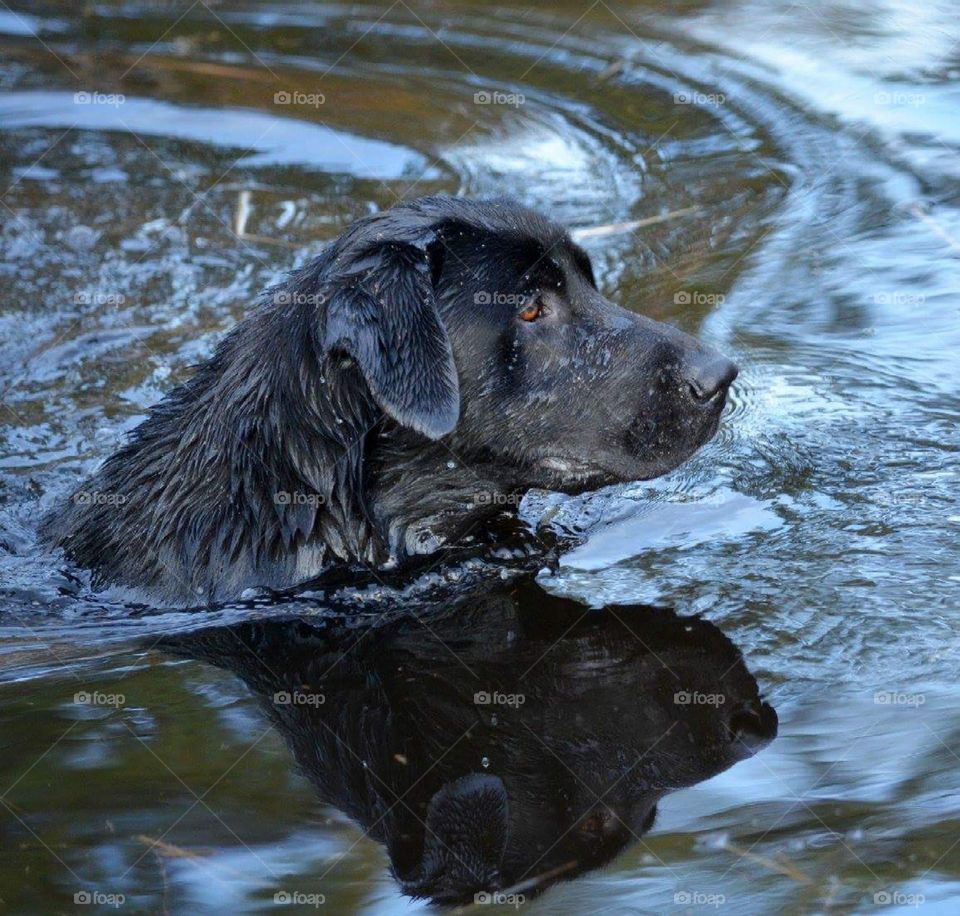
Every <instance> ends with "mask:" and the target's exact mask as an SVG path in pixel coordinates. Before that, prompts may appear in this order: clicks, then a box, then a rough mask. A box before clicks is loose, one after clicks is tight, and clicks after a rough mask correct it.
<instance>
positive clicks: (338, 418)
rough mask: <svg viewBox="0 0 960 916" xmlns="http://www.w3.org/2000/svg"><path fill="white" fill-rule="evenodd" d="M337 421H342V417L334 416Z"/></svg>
mask: <svg viewBox="0 0 960 916" xmlns="http://www.w3.org/2000/svg"><path fill="white" fill-rule="evenodd" d="M334 419H335V420H336V421H337V423H343V417H334Z"/></svg>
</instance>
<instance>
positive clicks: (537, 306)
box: [517, 299, 545, 321]
mask: <svg viewBox="0 0 960 916" xmlns="http://www.w3.org/2000/svg"><path fill="white" fill-rule="evenodd" d="M544 311H545V310H544V307H543V302H541V301H540V299H531V300H530V301H529V302H528V303H527V304H526V305H525V306H524V307H523V308H522V309H520V311H519V312H518V313H517V314H518V315H519V316H520V318H521V319H523V320H524V321H536V320H537V319H538V318H539V317H540V316H541V315H542V314H543V313H544Z"/></svg>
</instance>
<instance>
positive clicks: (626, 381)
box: [311, 198, 737, 492]
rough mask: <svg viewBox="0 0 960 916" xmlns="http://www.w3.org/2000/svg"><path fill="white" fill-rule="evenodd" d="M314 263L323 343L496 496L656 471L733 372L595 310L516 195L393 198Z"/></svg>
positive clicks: (632, 318) (589, 294)
mask: <svg viewBox="0 0 960 916" xmlns="http://www.w3.org/2000/svg"><path fill="white" fill-rule="evenodd" d="M324 261H325V269H324V271H323V276H322V278H319V279H320V282H321V286H322V290H323V294H324V299H325V301H326V315H325V322H324V326H323V328H322V331H321V345H322V347H323V348H325V349H326V351H328V352H331V353H340V354H343V355H345V356H347V357H349V358H350V359H351V360H353V361H355V363H356V367H357V368H358V369H359V371H360V373H361V374H362V377H363V381H364V382H365V383H366V385H367V386H368V387H369V391H370V393H371V395H372V397H373V399H374V400H375V401H376V403H377V405H378V406H379V407H380V408H381V409H382V411H383V412H384V414H386V416H387V417H388V418H390V419H391V420H392V421H393V422H394V423H395V424H396V425H397V427H398V428H399V429H400V430H408V431H412V432H414V433H415V434H417V435H419V436H425V437H427V439H430V440H435V441H436V440H440V441H442V443H443V446H444V447H445V449H447V450H449V453H452V455H453V456H455V457H456V459H457V460H458V461H462V462H463V463H465V464H468V465H469V464H476V465H482V466H483V467H484V468H485V469H488V473H489V469H491V468H494V469H496V468H499V469H500V470H499V472H497V471H494V472H493V473H494V474H495V475H496V474H499V475H500V476H501V477H502V478H503V479H504V481H505V482H507V483H509V484H510V485H515V486H519V487H532V486H539V487H545V488H549V489H556V490H561V491H564V492H581V491H583V490H585V489H589V488H594V487H597V486H603V485H606V484H611V483H616V482H619V481H628V480H638V479H647V478H652V477H656V476H659V475H661V474H664V473H666V472H667V471H670V470H671V469H673V468H675V467H676V466H677V465H679V464H680V463H681V462H683V461H684V460H685V459H686V458H688V457H689V456H690V455H691V454H692V453H693V452H694V451H696V450H697V449H698V448H699V447H700V446H702V445H703V444H704V443H705V442H707V441H708V440H709V439H710V438H711V437H712V436H713V434H714V433H715V432H716V429H717V425H718V422H719V419H720V414H721V412H722V410H723V407H724V404H725V402H726V395H727V390H728V388H729V386H730V384H731V382H732V381H733V380H734V378H735V377H736V374H737V368H736V366H735V365H734V364H733V363H732V362H730V361H729V360H727V359H725V358H724V357H723V356H721V355H720V354H719V353H716V352H714V351H712V350H710V349H709V348H707V347H705V346H703V345H702V344H701V343H699V342H698V341H697V340H695V339H694V338H692V337H689V336H688V335H686V334H684V333H682V332H680V331H678V330H676V329H674V328H672V327H670V326H668V325H665V324H661V323H659V322H656V321H652V320H650V319H649V318H645V317H644V316H642V315H638V314H636V313H634V312H630V311H628V310H626V309H624V308H621V307H620V306H618V305H615V304H614V303H612V302H610V301H609V300H607V299H606V298H604V296H603V295H602V294H601V293H600V292H599V291H598V289H597V286H596V283H595V280H594V277H593V271H592V268H591V265H590V260H589V258H588V257H587V255H586V253H585V252H584V251H583V249H581V248H580V247H579V246H577V245H576V244H575V243H574V242H573V241H572V240H571V239H570V236H569V235H568V234H567V233H566V232H565V231H564V230H563V229H562V228H561V227H559V226H557V225H556V224H554V223H552V222H550V221H549V220H548V219H546V218H544V217H543V216H541V215H539V214H537V213H535V212H533V211H531V210H528V209H526V208H524V207H522V206H520V205H519V204H517V203H516V202H514V201H510V200H498V201H492V202H469V201H463V200H455V199H449V198H427V199H423V200H420V201H416V202H413V203H410V204H404V205H402V206H400V207H397V208H394V209H393V210H389V211H385V212H384V213H382V214H378V215H376V216H373V217H370V218H368V219H367V220H364V221H361V222H360V223H358V224H357V225H356V226H355V227H354V228H353V229H351V230H350V231H348V232H347V233H346V234H345V235H344V236H342V237H341V238H340V239H339V240H338V241H337V243H335V247H334V250H332V251H331V252H330V253H329V255H328V257H327V258H325V259H324ZM316 279H317V278H311V281H315V280H316ZM395 434H396V431H395ZM401 438H402V436H401ZM420 445H421V447H422V445H423V443H422V440H421V441H420ZM448 457H449V456H448Z"/></svg>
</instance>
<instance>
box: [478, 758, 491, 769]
mask: <svg viewBox="0 0 960 916" xmlns="http://www.w3.org/2000/svg"><path fill="white" fill-rule="evenodd" d="M480 766H482V767H483V768H484V769H486V768H487V767H488V766H490V758H489V757H484V758H483V759H482V760H481V761H480Z"/></svg>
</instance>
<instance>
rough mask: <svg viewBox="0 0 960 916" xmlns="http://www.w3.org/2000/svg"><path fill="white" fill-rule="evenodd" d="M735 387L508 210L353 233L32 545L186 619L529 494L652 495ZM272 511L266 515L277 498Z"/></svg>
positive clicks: (386, 215) (574, 256)
mask: <svg viewBox="0 0 960 916" xmlns="http://www.w3.org/2000/svg"><path fill="white" fill-rule="evenodd" d="M735 375H736V367H735V366H734V365H733V364H732V363H731V362H729V361H728V360H726V359H724V358H723V357H721V356H720V355H719V354H716V353H714V352H712V351H710V350H708V349H706V348H705V347H703V346H702V345H700V344H699V343H698V342H697V341H696V340H694V339H693V338H691V337H688V336H687V335H685V334H682V333H681V332H679V331H677V330H675V329H673V328H670V327H668V326H666V325H663V324H658V323H657V322H654V321H651V320H649V319H647V318H644V317H642V316H639V315H636V314H634V313H632V312H629V311H626V310H625V309H622V308H619V307H618V306H616V305H614V304H612V303H611V302H609V301H607V300H606V299H604V297H603V296H602V295H601V294H600V293H599V292H598V291H597V289H596V285H595V283H594V279H593V274H592V270H591V266H590V262H589V259H588V258H587V256H586V254H585V253H584V252H583V251H582V250H581V249H580V248H579V247H578V246H576V245H575V244H574V243H573V242H572V241H571V240H570V237H569V236H568V235H567V234H566V233H565V232H564V231H563V230H562V229H561V228H560V227H558V226H556V225H555V224H553V223H551V222H550V221H549V220H547V219H545V218H544V217H542V216H540V215H538V214H536V213H534V212H532V211H530V210H527V209H525V208H524V207H522V206H520V205H519V204H517V203H516V202H514V201H509V200H500V201H494V202H487V203H474V202H468V201H464V200H455V199H450V198H427V199H423V200H419V201H414V202H411V203H407V204H403V205H401V206H398V207H396V208H394V209H392V210H388V211H385V212H383V213H379V214H376V215H374V216H370V217H367V218H366V219H363V220H361V221H360V222H358V223H356V224H355V225H354V226H353V227H352V228H350V229H349V230H347V231H346V232H345V233H344V234H343V235H342V236H341V237H340V238H339V239H337V240H336V241H335V242H333V243H332V244H331V245H330V246H329V247H328V248H327V250H326V251H324V253H323V254H321V255H320V257H318V258H317V259H316V260H315V261H314V262H312V263H311V264H309V265H308V266H307V267H305V268H303V269H302V270H300V271H298V272H297V273H295V274H293V275H292V276H291V277H290V278H289V279H288V280H287V281H285V282H284V283H283V284H282V285H281V286H279V287H277V288H275V289H273V290H271V291H269V292H268V294H267V295H266V297H265V302H264V304H263V305H262V307H261V308H260V310H259V311H257V312H256V313H255V314H254V315H253V316H251V317H250V318H248V319H247V320H246V321H244V322H243V323H241V324H240V325H239V326H238V327H237V328H236V329H235V330H234V331H233V332H232V333H231V334H230V335H229V336H228V337H227V338H226V340H224V341H223V343H222V344H221V345H220V347H219V348H218V349H217V352H216V354H215V355H214V357H213V358H212V359H211V360H210V361H208V362H207V363H205V364H204V365H203V366H201V368H200V369H199V371H198V372H197V373H196V375H194V377H193V378H192V379H190V380H189V381H188V382H187V383H186V384H184V385H182V386H181V387H179V388H177V389H175V390H174V391H173V392H172V393H171V394H170V395H169V396H168V397H167V398H166V399H165V400H164V401H163V402H162V403H161V404H160V405H159V406H158V407H156V408H155V409H154V410H153V412H152V413H151V415H150V417H149V418H148V419H147V420H146V422H145V423H143V424H142V425H141V426H140V427H139V428H138V429H137V430H136V431H135V433H134V434H133V437H132V440H131V442H130V443H129V444H128V445H127V446H126V447H125V448H123V449H122V450H121V451H119V452H118V453H117V454H115V455H114V456H113V457H112V458H110V459H109V460H108V461H107V462H106V464H105V465H104V467H103V468H102V469H101V471H100V473H99V474H98V475H97V477H96V478H95V479H94V481H91V482H90V483H89V484H88V485H87V486H86V488H85V489H87V490H92V491H95V492H98V493H102V494H107V495H109V494H116V495H117V496H118V497H120V496H122V497H123V498H122V499H119V498H118V499H115V500H113V501H112V502H108V501H107V500H105V499H104V500H100V501H98V502H97V503H95V504H87V505H79V504H78V503H77V502H76V501H74V502H73V504H72V505H71V506H69V507H68V509H67V511H66V512H64V513H60V514H58V515H55V516H53V517H52V518H51V519H50V520H49V522H48V525H47V532H48V533H49V534H50V535H51V536H52V537H53V538H54V539H55V540H57V541H58V542H59V543H61V544H63V545H64V546H65V547H66V548H67V551H68V553H69V554H70V555H71V556H72V558H73V559H75V560H76V561H77V562H78V563H80V564H81V565H86V566H91V567H93V568H94V571H95V580H96V581H98V582H101V583H108V582H120V583H123V584H128V585H133V586H143V587H152V588H153V589H155V590H156V591H157V592H159V594H160V596H161V597H164V598H166V599H168V600H175V601H186V602H188V603H189V602H194V603H198V602H199V603H205V602H208V601H212V600H222V599H229V598H232V597H235V596H236V595H237V594H239V593H240V591H242V590H243V589H244V588H247V587H251V586H257V585H267V586H272V587H284V586H288V585H293V584H295V583H296V582H298V581H303V580H304V579H306V578H309V577H310V576H313V575H316V574H317V573H319V572H320V571H321V570H322V569H323V568H325V567H326V566H328V565H329V564H330V563H331V562H333V561H335V560H338V559H339V560H353V561H356V560H359V561H361V562H369V563H377V564H380V563H383V562H385V561H386V560H388V559H389V558H393V559H395V560H401V561H402V559H403V558H404V557H405V556H408V555H410V554H415V553H424V552H431V551H432V550H434V549H436V547H437V546H438V545H439V544H441V543H443V542H444V541H447V542H449V541H451V540H456V538H457V537H458V536H459V534H460V533H462V532H463V531H464V530H465V529H466V528H467V527H469V525H471V524H473V523H474V522H475V521H476V520H477V518H476V517H477V516H478V515H483V514H491V513H494V512H497V511H503V507H504V505H506V504H507V503H508V501H509V500H510V499H511V498H512V497H514V496H515V495H516V494H518V493H522V492H523V491H524V490H526V489H528V488H529V487H532V486H538V487H546V488H551V489H557V490H562V491H566V492H580V491H583V490H585V489H588V488H592V487H596V486H600V485H604V484H608V483H613V482H617V481H625V480H635V479H641V478H650V477H655V476H657V475H659V474H663V473H665V472H666V471H669V470H670V469H672V468H674V467H676V465H678V464H679V463H680V462H682V461H683V460H684V459H686V458H687V457H688V456H689V455H690V454H691V453H692V452H694V451H695V450H696V449H697V448H698V447H699V446H701V445H702V444H703V443H704V442H706V441H707V440H708V439H709V438H710V437H711V436H712V435H713V433H714V432H715V430H716V428H717V423H718V421H719V417H720V413H721V411H722V410H723V406H724V403H725V398H726V392H727V389H728V387H729V385H730V383H731V382H732V380H733V378H734V377H735ZM278 494H280V495H282V497H283V498H282V499H281V498H279V497H278Z"/></svg>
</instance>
